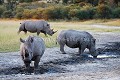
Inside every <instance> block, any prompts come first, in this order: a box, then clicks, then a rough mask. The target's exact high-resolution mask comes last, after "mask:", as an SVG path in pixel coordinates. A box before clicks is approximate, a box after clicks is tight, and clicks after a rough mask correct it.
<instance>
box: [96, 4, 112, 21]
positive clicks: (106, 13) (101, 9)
mask: <svg viewBox="0 0 120 80" xmlns="http://www.w3.org/2000/svg"><path fill="white" fill-rule="evenodd" d="M111 15H112V10H111V9H110V8H109V7H108V6H107V5H105V4H101V5H99V6H98V7H97V9H96V17H97V18H104V19H105V18H111Z"/></svg>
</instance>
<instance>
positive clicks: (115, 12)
mask: <svg viewBox="0 0 120 80" xmlns="http://www.w3.org/2000/svg"><path fill="white" fill-rule="evenodd" d="M113 15H114V17H115V18H120V7H118V8H115V9H114V10H113Z"/></svg>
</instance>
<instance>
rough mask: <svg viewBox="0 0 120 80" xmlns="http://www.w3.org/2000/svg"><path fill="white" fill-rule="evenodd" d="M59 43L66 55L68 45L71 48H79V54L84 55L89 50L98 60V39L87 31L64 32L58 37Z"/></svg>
mask: <svg viewBox="0 0 120 80" xmlns="http://www.w3.org/2000/svg"><path fill="white" fill-rule="evenodd" d="M57 42H58V43H59V45H60V51H61V52H62V53H63V54H65V51H64V46H65V45H67V46H68V47H70V48H79V54H82V53H83V52H84V50H85V49H86V48H88V49H89V51H90V53H91V55H92V56H93V57H95V58H97V55H98V53H97V51H96V48H95V45H96V43H95V42H96V39H95V38H94V37H93V36H92V35H91V34H90V33H88V32H86V31H76V30H63V31H61V32H60V34H59V35H58V37H57Z"/></svg>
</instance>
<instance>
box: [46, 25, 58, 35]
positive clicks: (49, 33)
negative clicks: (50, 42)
mask: <svg viewBox="0 0 120 80" xmlns="http://www.w3.org/2000/svg"><path fill="white" fill-rule="evenodd" d="M56 32H57V31H54V29H50V24H48V23H47V24H44V34H45V35H46V34H48V35H50V36H52V35H53V34H54V33H56Z"/></svg>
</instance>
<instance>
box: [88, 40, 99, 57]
mask: <svg viewBox="0 0 120 80" xmlns="http://www.w3.org/2000/svg"><path fill="white" fill-rule="evenodd" d="M95 45H96V39H94V38H92V39H91V47H90V53H91V55H92V56H93V57H94V58H97V56H98V51H97V50H96V46H95Z"/></svg>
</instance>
